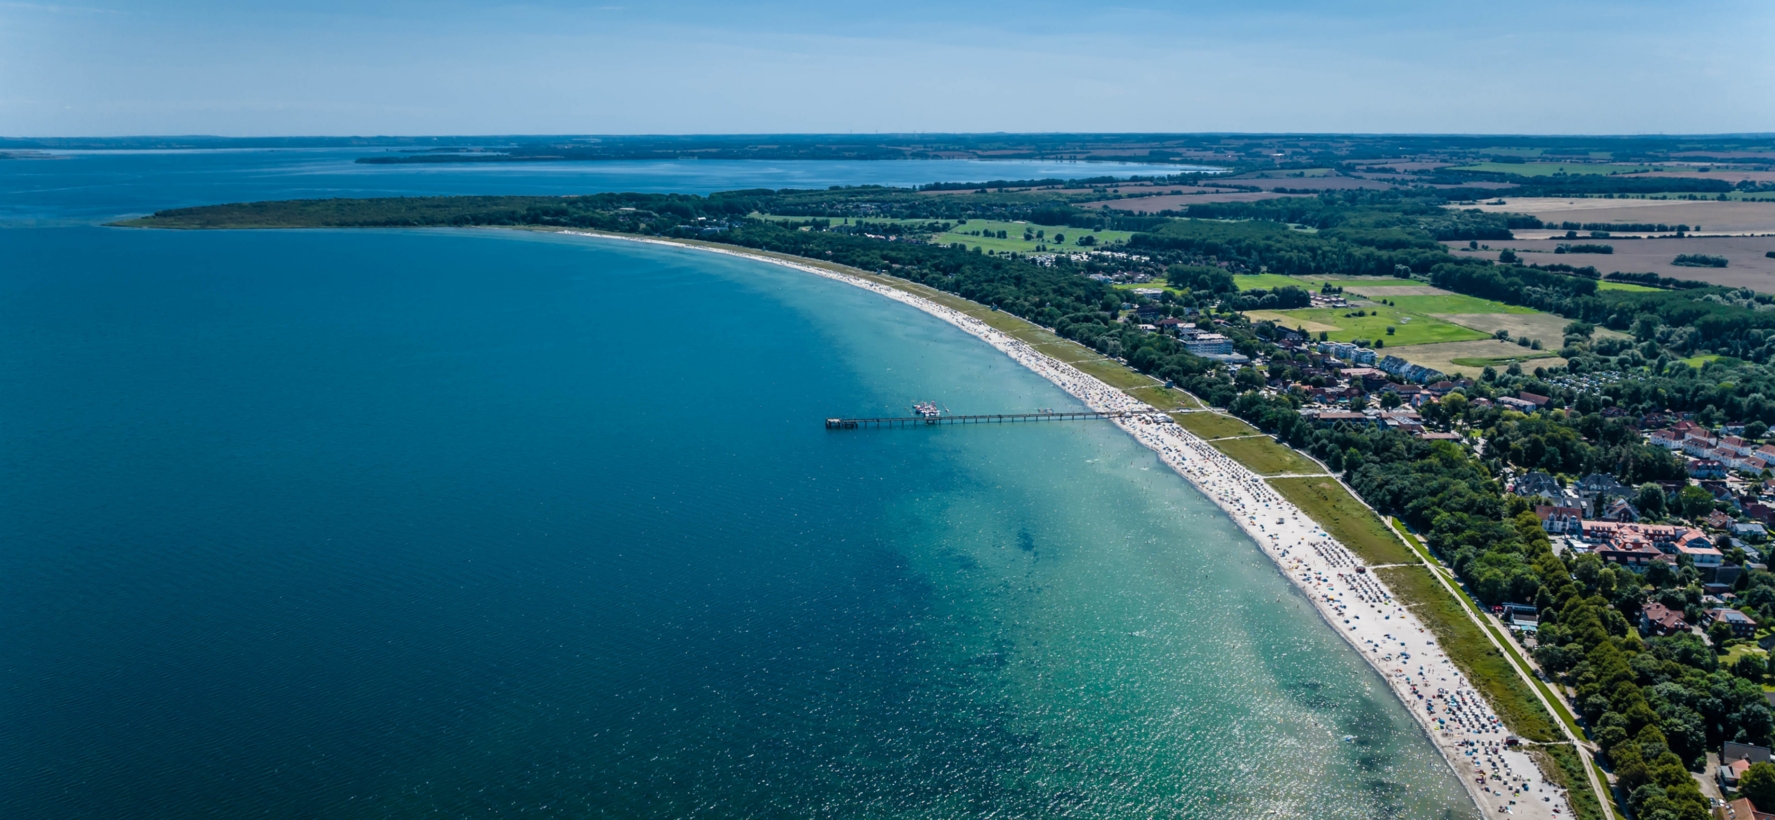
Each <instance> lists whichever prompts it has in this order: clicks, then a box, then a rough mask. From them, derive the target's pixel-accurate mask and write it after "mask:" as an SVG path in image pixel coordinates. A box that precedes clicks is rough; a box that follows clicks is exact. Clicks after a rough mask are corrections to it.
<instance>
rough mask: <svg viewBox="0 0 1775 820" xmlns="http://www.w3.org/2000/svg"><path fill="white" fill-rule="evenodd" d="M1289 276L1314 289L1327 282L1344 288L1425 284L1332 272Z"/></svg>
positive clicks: (1383, 277)
mask: <svg viewBox="0 0 1775 820" xmlns="http://www.w3.org/2000/svg"><path fill="white" fill-rule="evenodd" d="M1289 278H1291V279H1294V280H1295V281H1297V282H1302V283H1305V284H1307V285H1310V286H1312V288H1313V289H1314V290H1318V289H1319V286H1320V285H1323V284H1325V283H1327V282H1330V283H1331V284H1333V285H1337V286H1338V287H1343V288H1347V287H1353V286H1356V285H1374V286H1378V287H1395V288H1403V287H1410V286H1412V285H1422V284H1423V282H1419V281H1417V280H1415V279H1400V278H1399V277H1397V276H1334V275H1332V274H1319V275H1317V276H1293V277H1289Z"/></svg>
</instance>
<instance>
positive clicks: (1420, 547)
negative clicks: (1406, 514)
mask: <svg viewBox="0 0 1775 820" xmlns="http://www.w3.org/2000/svg"><path fill="white" fill-rule="evenodd" d="M1392 521H1393V526H1394V527H1395V528H1396V530H1395V531H1396V532H1398V533H1399V534H1400V535H1401V536H1402V537H1404V538H1405V541H1406V543H1408V544H1410V545H1411V548H1412V550H1413V551H1414V552H1416V553H1418V554H1419V555H1421V556H1423V558H1424V560H1425V561H1429V562H1431V563H1435V560H1434V559H1432V558H1431V556H1430V550H1429V548H1427V547H1425V546H1424V542H1423V541H1420V540H1418V537H1417V536H1416V535H1413V534H1412V533H1411V531H1410V530H1409V529H1407V528H1406V526H1405V522H1403V521H1400V520H1399V519H1397V518H1394V519H1392ZM1455 588H1456V589H1460V587H1458V586H1457V587H1455ZM1460 602H1461V604H1462V605H1463V606H1465V607H1466V608H1467V609H1468V611H1470V612H1472V613H1473V614H1475V615H1477V616H1479V618H1480V620H1481V621H1485V610H1484V609H1483V608H1481V607H1480V605H1479V602H1478V601H1475V600H1473V598H1472V597H1471V596H1468V595H1467V594H1465V593H1461V594H1460ZM1485 629H1486V631H1487V632H1490V633H1491V634H1492V635H1493V636H1495V637H1496V638H1497V639H1498V643H1500V644H1502V645H1503V646H1504V649H1505V651H1507V652H1508V653H1509V654H1510V657H1512V658H1514V659H1515V660H1516V663H1517V664H1519V665H1520V666H1521V667H1522V668H1524V669H1530V668H1532V667H1530V666H1529V664H1528V661H1527V660H1526V659H1525V658H1523V657H1522V653H1521V652H1519V651H1518V650H1517V646H1516V644H1515V642H1514V641H1512V640H1511V639H1510V636H1508V635H1504V634H1502V633H1501V632H1500V631H1499V630H1498V628H1497V627H1496V626H1495V625H1493V624H1492V623H1491V622H1489V621H1485ZM1535 688H1536V689H1538V690H1540V692H1541V696H1542V697H1543V698H1545V699H1546V700H1547V702H1548V703H1551V704H1554V707H1555V711H1556V712H1557V713H1558V714H1557V717H1558V718H1559V720H1560V721H1562V722H1564V723H1565V725H1566V728H1568V729H1570V730H1571V732H1572V734H1573V735H1574V736H1576V737H1583V736H1584V729H1583V727H1581V726H1579V725H1578V718H1577V716H1576V715H1574V714H1573V713H1572V711H1571V708H1570V707H1569V706H1568V705H1567V704H1566V702H1565V700H1564V699H1563V698H1561V697H1560V696H1559V695H1558V694H1557V693H1555V692H1554V691H1553V689H1552V688H1551V687H1549V686H1548V685H1547V684H1546V683H1545V682H1544V681H1540V680H1536V681H1535ZM1541 712H1542V713H1543V714H1545V713H1546V709H1545V708H1542V709H1541ZM1581 772H1582V770H1580V773H1581Z"/></svg>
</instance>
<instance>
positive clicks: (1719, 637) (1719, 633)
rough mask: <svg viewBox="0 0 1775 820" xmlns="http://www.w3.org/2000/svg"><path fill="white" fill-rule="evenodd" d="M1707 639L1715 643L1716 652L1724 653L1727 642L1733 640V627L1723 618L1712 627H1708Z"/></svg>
mask: <svg viewBox="0 0 1775 820" xmlns="http://www.w3.org/2000/svg"><path fill="white" fill-rule="evenodd" d="M1707 639H1708V640H1709V641H1712V642H1713V648H1714V651H1716V652H1724V651H1725V650H1726V641H1729V640H1731V639H1732V625H1731V624H1729V623H1726V621H1725V619H1723V618H1722V619H1720V620H1717V621H1714V622H1713V624H1712V625H1711V626H1709V627H1707Z"/></svg>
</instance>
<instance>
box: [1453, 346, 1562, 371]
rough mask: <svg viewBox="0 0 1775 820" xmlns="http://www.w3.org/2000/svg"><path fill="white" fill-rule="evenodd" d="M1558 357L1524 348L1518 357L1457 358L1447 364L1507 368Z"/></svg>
mask: <svg viewBox="0 0 1775 820" xmlns="http://www.w3.org/2000/svg"><path fill="white" fill-rule="evenodd" d="M1558 356H1559V354H1558V353H1553V352H1550V351H1546V350H1529V349H1527V348H1524V349H1523V351H1522V355H1520V356H1504V357H1501V358H1496V359H1484V358H1478V357H1474V356H1458V357H1456V358H1453V359H1449V362H1451V363H1453V364H1458V365H1460V366H1462V367H1509V366H1510V363H1511V362H1529V361H1534V360H1535V359H1552V358H1557V357H1558Z"/></svg>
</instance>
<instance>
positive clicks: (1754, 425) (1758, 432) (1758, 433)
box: [1744, 421, 1769, 440]
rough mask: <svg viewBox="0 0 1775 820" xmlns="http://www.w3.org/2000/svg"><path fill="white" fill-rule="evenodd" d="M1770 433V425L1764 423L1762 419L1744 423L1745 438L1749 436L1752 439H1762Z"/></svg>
mask: <svg viewBox="0 0 1775 820" xmlns="http://www.w3.org/2000/svg"><path fill="white" fill-rule="evenodd" d="M1768 434H1769V425H1767V424H1764V423H1762V422H1760V421H1752V422H1751V423H1749V424H1746V425H1744V437H1745V438H1748V439H1751V440H1756V439H1760V438H1762V437H1763V436H1766V435H1768Z"/></svg>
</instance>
